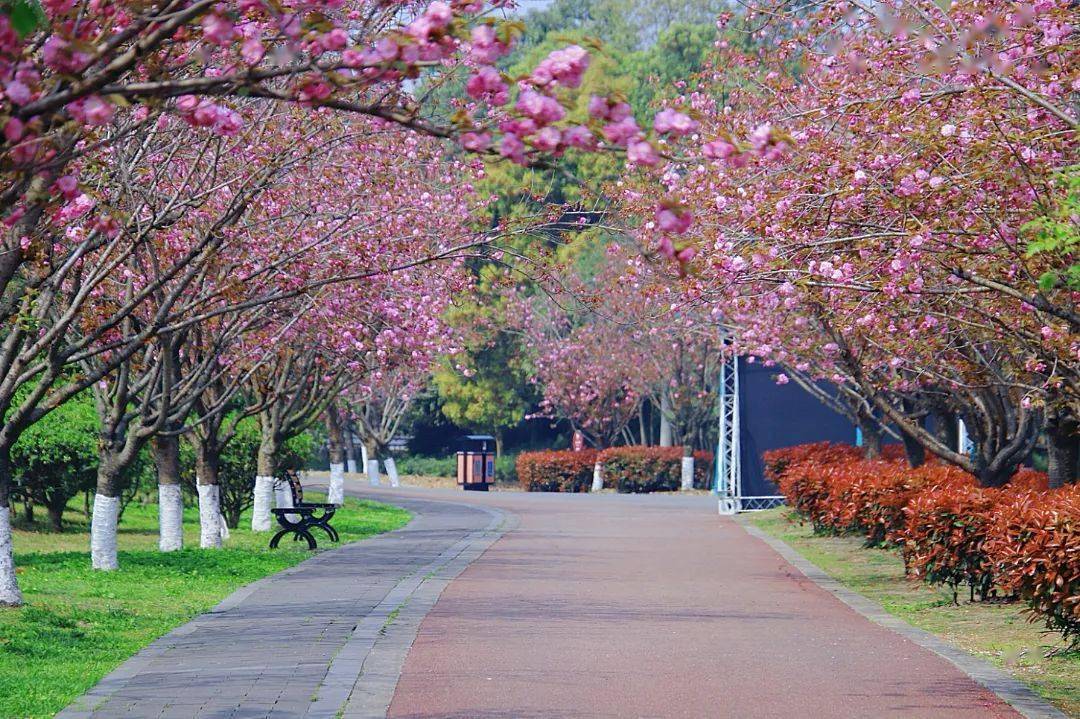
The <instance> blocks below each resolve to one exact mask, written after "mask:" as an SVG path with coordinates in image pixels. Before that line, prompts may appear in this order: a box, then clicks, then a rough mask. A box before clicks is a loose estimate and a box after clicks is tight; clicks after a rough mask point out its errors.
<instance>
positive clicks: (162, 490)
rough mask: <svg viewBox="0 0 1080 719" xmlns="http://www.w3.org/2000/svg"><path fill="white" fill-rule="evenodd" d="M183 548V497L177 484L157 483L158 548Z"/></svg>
mask: <svg viewBox="0 0 1080 719" xmlns="http://www.w3.org/2000/svg"><path fill="white" fill-rule="evenodd" d="M183 548H184V498H183V496H182V495H181V494H180V485H179V484H159V485H158V549H160V550H161V551H163V552H175V551H177V550H180V549H183Z"/></svg>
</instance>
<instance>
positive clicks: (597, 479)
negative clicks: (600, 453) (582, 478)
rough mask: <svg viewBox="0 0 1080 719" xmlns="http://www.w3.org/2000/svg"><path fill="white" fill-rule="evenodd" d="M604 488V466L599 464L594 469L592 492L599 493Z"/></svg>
mask: <svg viewBox="0 0 1080 719" xmlns="http://www.w3.org/2000/svg"><path fill="white" fill-rule="evenodd" d="M603 488H604V465H603V464H601V463H600V462H597V463H596V464H594V465H593V468H592V490H591V491H593V492H599V491H600V490H601V489H603Z"/></svg>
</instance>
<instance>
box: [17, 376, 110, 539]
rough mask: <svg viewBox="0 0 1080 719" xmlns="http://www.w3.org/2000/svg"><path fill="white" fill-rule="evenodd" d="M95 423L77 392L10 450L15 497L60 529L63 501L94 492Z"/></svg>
mask: <svg viewBox="0 0 1080 719" xmlns="http://www.w3.org/2000/svg"><path fill="white" fill-rule="evenodd" d="M98 428H99V423H98V418H97V412H96V411H95V409H94V401H93V398H92V397H91V396H90V395H89V393H86V392H84V393H82V394H79V395H77V396H76V397H74V398H72V399H71V400H69V401H68V402H65V403H64V404H61V405H60V406H59V407H57V408H56V409H55V410H53V411H52V412H50V413H49V414H47V415H45V416H44V417H43V418H42V419H40V420H38V421H37V422H35V423H34V424H32V425H30V426H29V427H28V428H27V429H26V430H25V431H24V432H23V433H22V435H21V436H20V437H19V439H18V441H17V442H16V443H15V445H14V447H12V450H11V461H12V465H13V468H14V475H15V476H14V479H15V487H16V493H17V494H19V495H22V496H23V497H28V498H29V499H30V500H31V501H33V502H35V503H36V504H40V505H42V506H44V507H45V508H46V509H47V510H48V511H49V517H50V520H51V523H52V526H53V529H56V530H59V529H60V528H61V521H62V520H61V516H62V513H63V508H64V507H65V506H66V505H67V503H68V500H70V499H71V498H72V497H74V496H75V495H76V494H78V493H79V492H82V491H86V490H91V489H93V488H94V484H95V480H96V478H97V465H98V453H97V443H98Z"/></svg>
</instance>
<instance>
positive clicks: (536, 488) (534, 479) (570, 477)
mask: <svg viewBox="0 0 1080 719" xmlns="http://www.w3.org/2000/svg"><path fill="white" fill-rule="evenodd" d="M597 454H598V452H597V451H596V450H595V449H583V450H581V451H580V452H574V451H571V450H563V451H549V452H522V453H521V454H519V455H518V458H517V476H518V483H519V484H520V485H521V486H522V488H524V489H525V490H527V491H529V492H588V491H589V487H591V486H592V475H593V465H594V464H596V455H597Z"/></svg>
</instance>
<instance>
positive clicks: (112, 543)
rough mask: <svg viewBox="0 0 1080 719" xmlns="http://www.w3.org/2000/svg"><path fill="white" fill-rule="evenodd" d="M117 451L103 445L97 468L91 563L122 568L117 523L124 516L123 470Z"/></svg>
mask: <svg viewBox="0 0 1080 719" xmlns="http://www.w3.org/2000/svg"><path fill="white" fill-rule="evenodd" d="M121 471H122V467H121V466H120V462H119V459H118V458H117V456H116V455H115V453H113V452H111V451H109V450H107V449H103V450H102V451H101V453H100V457H99V463H98V471H97V490H96V492H95V493H94V513H93V516H92V518H91V519H90V564H91V566H92V567H93V568H94V569H101V570H104V571H112V570H114V569H119V567H120V564H119V561H118V559H117V556H116V525H117V522H118V521H119V516H120V473H121Z"/></svg>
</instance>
